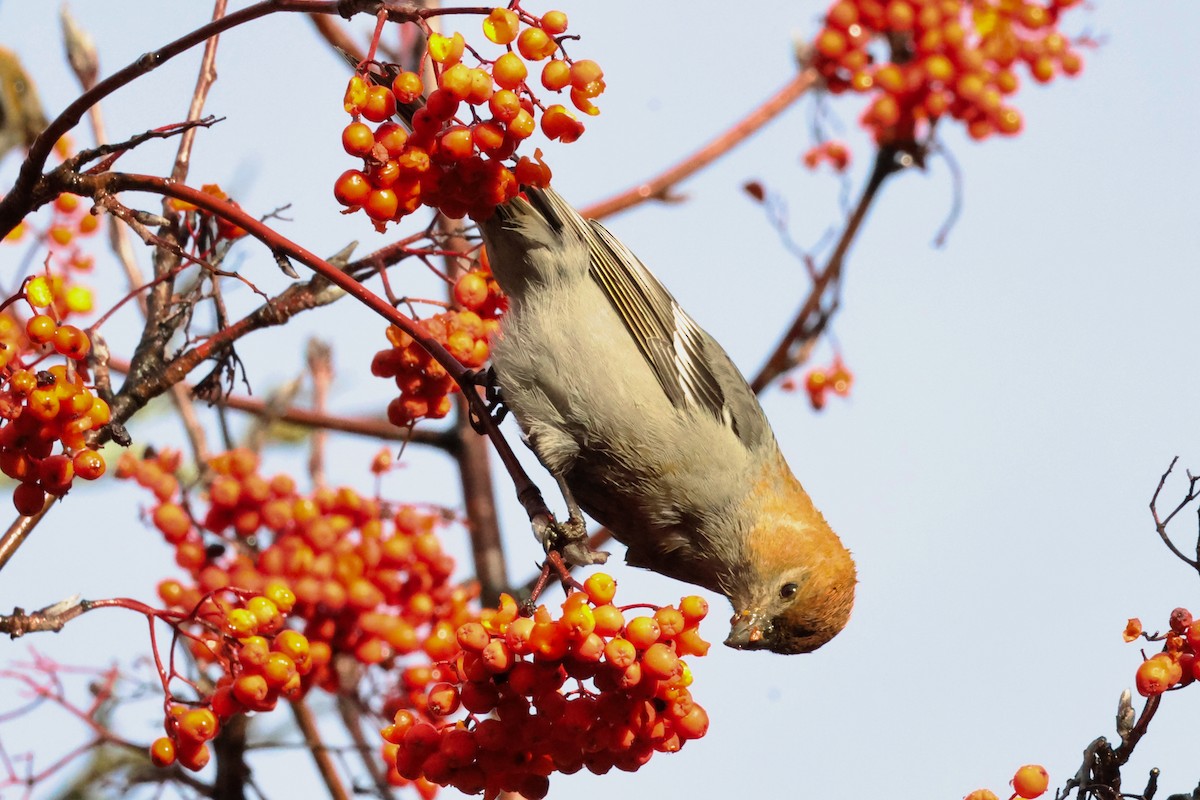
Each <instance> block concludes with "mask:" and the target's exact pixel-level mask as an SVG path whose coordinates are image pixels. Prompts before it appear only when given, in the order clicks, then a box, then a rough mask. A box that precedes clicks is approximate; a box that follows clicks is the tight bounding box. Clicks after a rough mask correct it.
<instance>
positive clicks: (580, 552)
mask: <svg viewBox="0 0 1200 800" xmlns="http://www.w3.org/2000/svg"><path fill="white" fill-rule="evenodd" d="M532 524H533V533H534V535H535V536H537V538H538V541H539V542H541V543H542V547H543V548H545V550H546V552H547V553H548V554H549V553H552V552H553V553H558V554H559V555H561V556H562V560H563V561H564V562H565V563H566V564H567V565H568V566H573V567H590V566H592V565H594V564H603V563H604V562H605V561H607V560H608V553H606V552H605V551H603V550H593V549H592V547H591V545H590V544H588V535H587V523H585V522H584V520H583V517H579V516H571V517H568V518H567V520H566V521H565V522H558V521H557V520H555V519H554V518H553V517H550V516H547V515H543V514H539V515H538V516H537V517H535V518H534V519H533V522H532Z"/></svg>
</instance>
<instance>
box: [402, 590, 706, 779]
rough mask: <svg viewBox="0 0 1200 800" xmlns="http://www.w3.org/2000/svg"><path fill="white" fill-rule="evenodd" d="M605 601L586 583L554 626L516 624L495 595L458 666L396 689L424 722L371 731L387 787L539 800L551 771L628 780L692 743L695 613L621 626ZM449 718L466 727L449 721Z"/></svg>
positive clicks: (700, 645) (620, 614)
mask: <svg viewBox="0 0 1200 800" xmlns="http://www.w3.org/2000/svg"><path fill="white" fill-rule="evenodd" d="M615 594H616V583H615V582H614V581H613V579H612V578H611V577H609V576H608V575H605V574H603V573H595V574H593V575H592V576H590V577H589V578H588V579H587V580H586V581H585V582H584V584H583V590H582V591H576V592H572V593H571V594H570V595H568V597H567V598H566V600H565V601H564V602H563V604H562V608H561V614H560V615H559V616H558V617H557V618H556V617H554V616H552V614H551V613H550V611H549V610H548V609H547V608H546V607H545V606H540V607H539V608H538V609H537V611H536V612H535V613H534V614H533V616H532V617H525V616H519V615H518V607H517V604H516V603H515V602H514V601H513V600H512V598H510V597H508V596H507V595H506V596H504V597H503V598H502V600H501V604H500V606H499V608H497V609H490V610H487V611H484V613H483V615H482V616H481V618H480V621H479V622H470V623H467V624H464V625H461V626H459V627H458V629H457V631H456V633H455V640H456V642H455V644H456V648H455V649H456V650H457V653H456V654H455V655H453V657H452V658H451V659H450V660H449V661H448V663H444V664H439V665H437V666H436V667H435V668H434V669H433V670H431V671H429V672H428V673H427V674H422V675H421V676H420V680H411V681H409V682H408V683H407V684H406V687H405V688H406V689H407V691H408V692H409V693H410V695H411V696H412V700H413V703H412V705H413V706H415V708H416V709H417V710H418V711H420V712H422V713H423V714H424V715H425V716H426V717H427V718H428V720H429V721H425V720H422V719H421V718H420V716H419V715H418V714H416V713H413V711H410V710H407V709H401V710H400V711H398V712H397V713H396V715H395V718H394V722H393V724H392V725H389V726H387V727H386V728H384V729H383V731H382V734H383V737H384V739H385V740H386V741H387V742H388V745H389V746H388V747H387V749H386V753H387V755H388V756H389V760H390V761H391V762H392V763H393V764H394V766H395V773H396V775H395V777H396V778H405V779H409V780H417V779H421V778H423V779H425V780H426V781H428V782H430V783H433V784H437V785H440V786H454V787H455V788H456V789H458V790H459V791H462V792H464V793H466V794H477V793H479V792H483V793H484V797H488V798H493V797H496V796H497V795H498V794H499V793H500V792H517V793H519V794H521V795H522V796H524V797H527V798H531V800H538V798H541V797H544V796H545V795H546V793H547V791H548V790H549V776H550V774H551V773H553V772H563V773H568V774H569V773H573V772H577V771H579V770H580V769H583V768H585V767H586V768H587V769H588V770H590V771H592V772H594V773H596V774H602V773H605V772H607V771H609V770H610V769H611V768H613V767H614V766H615V767H617V768H618V769H622V770H628V771H633V770H636V769H638V768H639V767H641V766H642V765H643V764H645V763H646V762H647V761H648V760H649V759H650V757H651V756H652V755H653V754H654V753H655V752H656V751H657V752H674V751H677V750H679V749H680V748H681V747H682V746H683V744H684V743H685V742H686V741H687V740H689V739H696V738H699V737H701V736H703V735H704V734H705V732H706V731H707V729H708V715H707V714H706V713H705V711H704V709H703V708H701V707H700V706H699V705H698V704H696V703H695V702H694V701H693V700H692V696H691V692H690V691H689V689H688V687H689V685H690V684H691V681H692V678H691V672H690V671H689V669H688V667H687V664H686V663H685V662H684V661H683V660H682V657H683V656H690V655H704V654H705V653H706V652H707V651H708V647H709V645H708V643H707V642H705V641H704V640H703V639H701V638H700V636H699V632H698V630H697V626H698V624H699V622H700V620H701V619H703V617H704V616H705V615H706V614H707V612H708V604H707V603H706V602H705V601H704V600H703V599H701V598H699V597H694V596H693V597H685V598H683V599H682V600H681V601H680V603H679V606H678V607H677V608H676V607H671V606H667V607H664V608H658V609H655V610H654V612H653V613H652V614H649V615H642V616H635V617H632V618H627V617H626V614H627V612H629V611H631V610H632V609H633V608H634V607H632V606H629V607H625V608H619V607H617V606H615V605H613V598H614V596H615ZM406 677H407V676H406ZM568 681H570V682H571V686H573V687H575V688H565V687H566V686H567V682H568ZM588 681H590V682H591V685H592V687H593V688H588V685H587V684H586V683H585V682H588ZM460 709H462V710H463V711H465V712H466V716H465V719H461V720H459V721H451V719H450V718H451V716H452V715H455V714H456V712H459V710H460Z"/></svg>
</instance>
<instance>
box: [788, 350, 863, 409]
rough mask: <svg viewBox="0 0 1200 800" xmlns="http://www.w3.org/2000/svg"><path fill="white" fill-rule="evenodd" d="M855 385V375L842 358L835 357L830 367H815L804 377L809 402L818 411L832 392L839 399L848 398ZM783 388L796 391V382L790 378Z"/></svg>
mask: <svg viewBox="0 0 1200 800" xmlns="http://www.w3.org/2000/svg"><path fill="white" fill-rule="evenodd" d="M853 384H854V373H852V372H851V371H850V370H849V369H848V368H847V367H846V365H845V364H844V363H842V359H841V357H840V356H835V357H834V359H833V363H832V364H830V365H829V366H828V367H813V368H812V369H810V370H809V371H808V373H807V374H806V375H805V376H804V391H805V392H806V393H807V394H808V401H809V402H810V403H812V407H813V408H814V409H816V410H817V411H820V410H821V409H823V408H824V407H825V402H826V401H827V400H828V396H829V393H830V392H833V393H834V394H836V395H837V396H838V397H848V396H849V395H850V388H851V386H853ZM781 386H782V388H783V389H785V390H787V391H794V390H795V389H796V383H795V381H794V380H792V379H790V378H789V379H787V380H785V381H784V382H783V383H782V384H781Z"/></svg>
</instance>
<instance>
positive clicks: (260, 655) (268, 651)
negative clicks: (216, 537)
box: [150, 581, 328, 770]
mask: <svg viewBox="0 0 1200 800" xmlns="http://www.w3.org/2000/svg"><path fill="white" fill-rule="evenodd" d="M168 594H169V593H168ZM226 596H228V597H229V598H232V599H226ZM172 599H173V600H174V601H175V602H176V604H178V602H179V601H181V600H182V599H183V592H179V593H178V596H177V597H174V598H172ZM295 603H296V596H295V595H294V594H292V591H291V590H290V589H288V588H287V587H286V586H285V585H284V584H283V583H281V582H278V581H273V582H271V583H268V584H267V586H266V588H265V589H264V591H263V594H261V595H253V596H251V597H249V599H247V600H245V602H242V597H241V596H240V595H239V594H238V593H237V592H216V593H212V594H208V595H205V596H204V597H203V598H202V599H201V600H200V602H199V603H197V604H196V605H195V606H194V611H193V613H192V614H190V615H189V616H188V617H187V618H186V619H185V620H184V621H181V622H177V623H176V629H177V630H179V631H181V633H183V634H184V635H187V636H189V637H190V638H191V641H192V643H193V645H194V646H193V651H194V652H197V653H198V654H202V656H203V661H204V662H205V663H217V664H220V665H221V667H222V675H221V677H220V678H219V679H218V680H217V682H216V688H215V690H214V691H213V692H212V694H211V695H209V696H208V697H207V698H206V700H205V701H204V702H203V703H201V704H198V705H195V706H189V705H184V704H180V703H173V702H170V701H168V702H167V704H166V715H165V719H164V728H165V730H166V733H167V735H166V736H162V737H160V738H158V739H156V740H155V741H154V742H153V743H152V744H151V745H150V757H151V759H152V760H153V761H154V763H155V764H157V765H158V766H160V767H165V766H170V765H171V764H174V763H175V762H176V761H178V762H179V764H180V765H181V766H183V767H185V768H186V769H190V770H199V769H203V768H204V765H205V764H207V763H208V760H209V752H208V745H207V743H208V742H209V741H211V740H212V739H213V738H214V737H215V736H216V735H217V733H218V732H219V730H220V727H221V725H223V724H224V723H225V722H226V721H227V720H228V719H229V718H230V717H233V716H234V715H235V714H244V713H246V712H248V711H270V710H272V709H274V708H275V704H276V703H277V702H278V701H279V698H280V697H281V696H282V697H284V698H288V699H295V698H298V697H300V696H301V695H302V694H303V691H304V687H303V683H302V680H303V677H304V676H305V675H308V674H309V673H310V672H311V671H312V669H313V668H314V666H315V665H316V664H317V663H318V658H319V657H320V656H319V654H318V655H317V657H314V652H313V648H311V647H310V645H309V641H308V639H307V638H306V637H305V636H304V634H302V633H300V632H299V631H294V630H291V629H289V628H285V627H284V618H285V616H286V615H287V614H288V613H289V612H290V611H291V610H292V608H293V606H294V605H295ZM325 655H326V658H327V657H328V653H327V652H326V653H325Z"/></svg>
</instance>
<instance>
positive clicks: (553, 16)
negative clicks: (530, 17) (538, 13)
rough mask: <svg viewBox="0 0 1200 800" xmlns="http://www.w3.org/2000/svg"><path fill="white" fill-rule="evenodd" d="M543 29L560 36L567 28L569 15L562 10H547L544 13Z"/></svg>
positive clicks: (552, 34)
mask: <svg viewBox="0 0 1200 800" xmlns="http://www.w3.org/2000/svg"><path fill="white" fill-rule="evenodd" d="M541 28H542V30H544V31H545V32H546V33H548V34H550V35H551V36H558V35H559V34H561V33H565V32H566V30H567V15H566V14H564V13H563V12H561V11H547V12H546V13H545V14H542V24H541Z"/></svg>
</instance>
